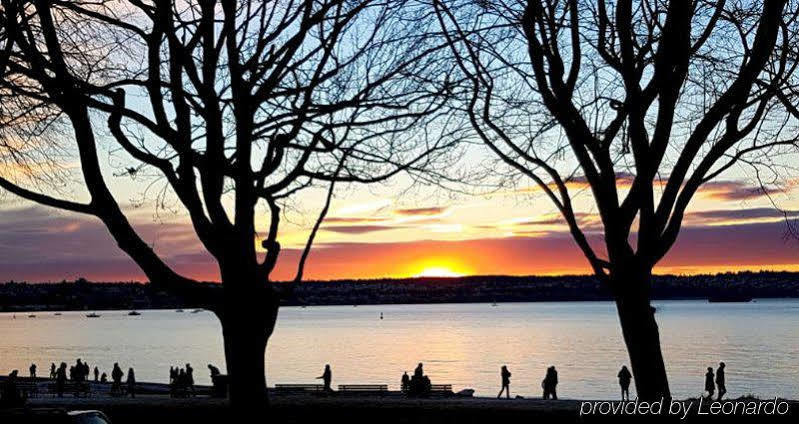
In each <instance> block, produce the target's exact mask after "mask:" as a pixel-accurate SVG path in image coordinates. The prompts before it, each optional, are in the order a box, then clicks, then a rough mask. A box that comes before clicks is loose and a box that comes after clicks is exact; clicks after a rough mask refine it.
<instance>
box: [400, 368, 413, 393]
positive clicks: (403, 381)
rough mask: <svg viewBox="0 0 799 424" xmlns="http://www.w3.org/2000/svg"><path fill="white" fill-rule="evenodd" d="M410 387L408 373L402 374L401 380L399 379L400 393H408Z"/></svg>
mask: <svg viewBox="0 0 799 424" xmlns="http://www.w3.org/2000/svg"><path fill="white" fill-rule="evenodd" d="M410 385H411V377H410V376H409V375H408V371H405V372H404V373H403V374H402V378H401V379H400V387H401V389H402V393H408V387H409V386H410Z"/></svg>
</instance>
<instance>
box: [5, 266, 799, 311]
mask: <svg viewBox="0 0 799 424" xmlns="http://www.w3.org/2000/svg"><path fill="white" fill-rule="evenodd" d="M205 284H206V285H207V286H208V287H209V289H212V290H214V289H217V290H221V289H222V288H221V286H220V285H219V284H216V283H205ZM275 284H276V285H279V284H281V283H275ZM719 297H721V298H724V297H731V298H743V299H745V298H754V299H770V298H777V299H779V298H788V299H790V298H799V273H795V272H739V273H727V274H716V275H696V276H674V275H658V276H654V277H653V282H652V298H653V300H703V299H709V298H719ZM43 300H45V301H43ZM610 300H613V298H612V296H611V293H610V292H609V290H608V289H607V288H606V287H604V286H602V285H601V284H600V283H599V282H598V281H597V280H596V279H595V278H593V277H590V276H552V277H550V276H527V277H517V276H468V277H454V278H444V277H436V278H432V277H427V278H408V279H380V280H338V281H308V282H304V283H301V284H299V285H297V286H296V287H295V290H294V291H293V295H292V297H290V298H287V299H285V300H284V302H283V305H284V306H321V305H396V304H431V303H436V304H438V303H494V302H496V303H515V302H564V301H568V302H576V301H610ZM178 308H183V309H187V310H189V309H193V308H194V305H192V304H190V303H187V302H185V301H184V300H183V299H181V298H180V297H178V296H175V295H173V294H171V293H168V292H165V291H163V290H159V289H158V288H157V287H155V286H151V285H149V284H141V283H132V282H128V283H99V282H98V283H92V282H88V281H85V280H79V281H77V282H62V283H33V284H28V283H16V282H8V283H5V284H0V312H25V311H101V310H133V309H136V310H139V309H141V310H143V309H178ZM187 312H188V311H187Z"/></svg>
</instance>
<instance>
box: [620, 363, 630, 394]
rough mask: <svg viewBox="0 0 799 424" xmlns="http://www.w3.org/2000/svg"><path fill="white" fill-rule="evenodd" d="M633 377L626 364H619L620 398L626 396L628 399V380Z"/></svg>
mask: <svg viewBox="0 0 799 424" xmlns="http://www.w3.org/2000/svg"><path fill="white" fill-rule="evenodd" d="M632 379H633V375H632V374H630V370H628V369H627V365H622V366H621V371H619V386H621V400H625V398H624V396H625V395H626V396H627V400H630V381H631V380H632Z"/></svg>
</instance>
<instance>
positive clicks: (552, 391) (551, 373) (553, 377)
mask: <svg viewBox="0 0 799 424" xmlns="http://www.w3.org/2000/svg"><path fill="white" fill-rule="evenodd" d="M557 386H558V371H557V370H555V366H554V365H552V366H550V367H549V368H547V374H546V376H544V381H542V382H541V387H542V388H543V389H544V399H549V398H550V397H551V398H552V399H553V400H558V393H557Z"/></svg>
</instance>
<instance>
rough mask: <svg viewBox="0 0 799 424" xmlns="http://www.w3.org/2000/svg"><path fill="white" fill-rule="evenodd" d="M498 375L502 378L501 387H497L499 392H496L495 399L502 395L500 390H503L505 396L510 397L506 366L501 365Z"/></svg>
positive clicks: (508, 375)
mask: <svg viewBox="0 0 799 424" xmlns="http://www.w3.org/2000/svg"><path fill="white" fill-rule="evenodd" d="M499 374H500V377H501V378H502V388H501V389H499V394H497V399H499V398H501V397H502V392H505V396H507V398H508V399H510V375H511V374H510V371H508V366H507V365H503V366H502V369H501V370H500V372H499Z"/></svg>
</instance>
